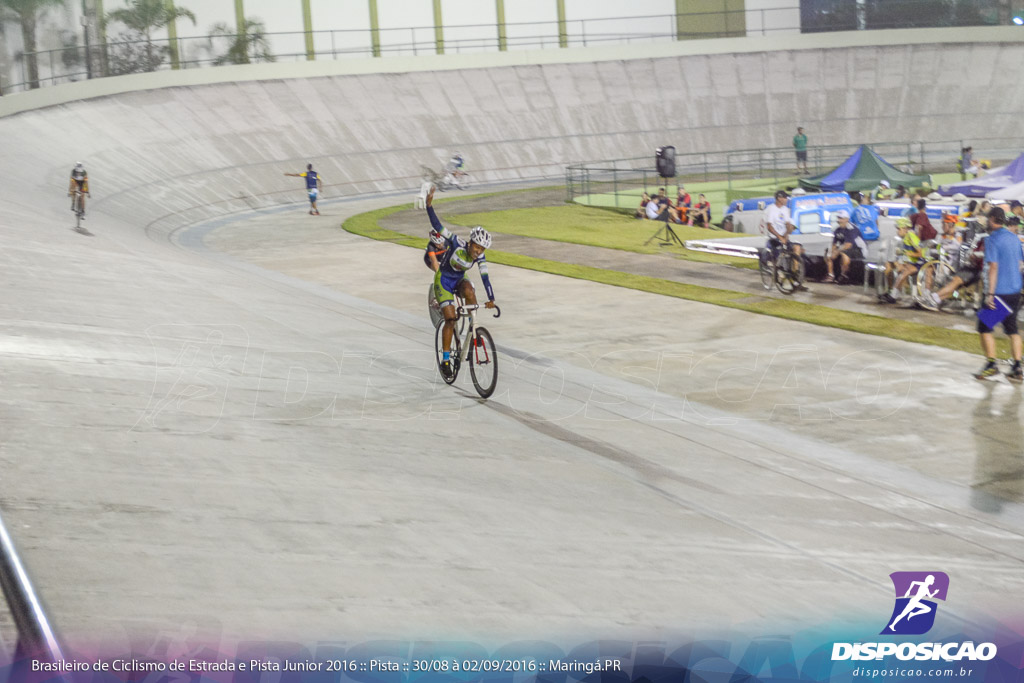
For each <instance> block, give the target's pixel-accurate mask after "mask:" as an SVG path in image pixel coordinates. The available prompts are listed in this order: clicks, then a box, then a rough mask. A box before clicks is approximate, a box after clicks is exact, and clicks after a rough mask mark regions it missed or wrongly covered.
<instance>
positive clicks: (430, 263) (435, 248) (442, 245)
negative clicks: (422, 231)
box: [423, 230, 448, 273]
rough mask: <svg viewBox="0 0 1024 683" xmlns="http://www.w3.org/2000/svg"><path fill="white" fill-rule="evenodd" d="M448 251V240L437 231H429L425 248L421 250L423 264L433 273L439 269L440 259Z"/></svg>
mask: <svg viewBox="0 0 1024 683" xmlns="http://www.w3.org/2000/svg"><path fill="white" fill-rule="evenodd" d="M446 251H448V240H447V239H446V238H445V236H444V235H442V234H441V233H439V232H438V231H437V230H431V231H430V236H429V239H428V241H427V248H426V249H424V250H423V262H424V263H425V264H427V268H430V269H431V270H432V271H434V272H435V273H436V272H437V271H438V270H439V269H440V268H441V259H442V258H444V253H445V252H446Z"/></svg>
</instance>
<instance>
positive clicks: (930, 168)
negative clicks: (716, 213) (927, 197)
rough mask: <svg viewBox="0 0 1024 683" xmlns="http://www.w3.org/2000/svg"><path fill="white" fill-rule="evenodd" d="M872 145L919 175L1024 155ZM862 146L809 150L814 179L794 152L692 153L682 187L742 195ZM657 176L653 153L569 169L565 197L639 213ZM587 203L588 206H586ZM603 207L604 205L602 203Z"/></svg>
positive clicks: (980, 147)
mask: <svg viewBox="0 0 1024 683" xmlns="http://www.w3.org/2000/svg"><path fill="white" fill-rule="evenodd" d="M864 144H867V145H868V147H870V148H871V149H872V150H874V151H875V152H876V153H877V154H879V155H880V156H881V157H882V158H883V159H885V160H886V161H888V162H889V163H890V164H892V165H893V166H895V167H896V168H898V169H900V170H903V171H906V172H908V173H914V174H932V173H955V172H956V170H957V169H956V164H957V160H958V159H959V158H960V152H961V150H962V149H963V148H964V147H965V146H967V145H968V144H969V145H971V146H972V147H973V148H974V152H973V154H974V159H975V160H981V159H985V160H988V161H990V162H991V163H992V166H993V167H996V166H1000V165H1002V164H1004V163H1006V162H1008V161H1010V160H1012V159H1014V158H1016V157H1017V156H1018V155H1019V154H1021V153H1022V152H1024V138H974V139H972V140H969V141H964V140H944V141H932V142H924V141H914V142H872V143H864ZM859 146H860V145H859V144H850V145H819V146H808V148H807V166H808V169H809V170H810V174H806V173H799V174H798V173H797V171H796V156H795V154H794V149H793V148H792V147H777V148H763V149H748V150H726V151H720V152H690V153H679V154H677V155H676V176H675V178H674V179H670V180H676V181H678V182H683V183H685V182H700V181H712V180H723V181H726V182H727V188H728V189H729V191H734V190H735V191H736V193H737V194H739V193H741V190H740V189H738V188H739V184H738V181H741V180H750V179H760V180H765V181H772V182H774V183H776V184H778V183H780V182H781V181H783V180H786V179H788V178H793V177H794V176H797V175H802V176H806V175H817V174H819V173H824V172H826V171H829V170H831V169H833V168H835V167H836V166H838V165H839V164H840V163H842V162H843V161H844V160H845V159H846V158H847V157H849V156H850V155H851V154H853V153H854V152H855V151H856V150H857V148H858V147H859ZM666 183H667V181H666V179H664V178H662V177H661V176H659V175H658V172H657V170H655V161H654V151H653V150H652V151H651V154H650V155H649V156H645V157H631V158H628V159H609V160H606V161H592V162H586V163H580V164H573V165H571V166H567V167H566V168H565V186H566V197H567V199H568V200H569V201H574V200H576V198H578V197H588V196H594V195H614V204H615V206H616V207H620V208H634V206H635V204H636V201H637V200H636V193H637V191H638V190H640V191H643V192H650V191H651V190H657V189H658V188H659V187H664V186H665V185H666ZM582 203H585V204H589V203H590V202H589V201H587V200H584V201H583V202H582ZM599 203H600V204H601V205H602V206H604V205H605V203H604V202H599Z"/></svg>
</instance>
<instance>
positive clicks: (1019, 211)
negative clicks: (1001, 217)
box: [1006, 199, 1024, 226]
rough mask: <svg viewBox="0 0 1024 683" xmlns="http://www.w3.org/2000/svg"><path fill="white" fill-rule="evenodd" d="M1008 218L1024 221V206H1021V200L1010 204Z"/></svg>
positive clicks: (1015, 200)
mask: <svg viewBox="0 0 1024 683" xmlns="http://www.w3.org/2000/svg"><path fill="white" fill-rule="evenodd" d="M1007 216H1016V217H1017V218H1022V219H1024V204H1021V203H1020V200H1017V199H1014V200H1012V201H1011V202H1010V212H1009V214H1007ZM1006 225H1007V226H1009V225H1010V223H1009V222H1007V223H1006Z"/></svg>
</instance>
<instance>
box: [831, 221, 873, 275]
mask: <svg viewBox="0 0 1024 683" xmlns="http://www.w3.org/2000/svg"><path fill="white" fill-rule="evenodd" d="M835 215H836V221H837V224H836V229H835V232H833V233H832V247H831V248H830V249H829V252H828V258H826V259H825V267H826V268H827V269H828V277H827V278H825V282H836V277H835V262H836V261H839V280H838V282H839V284H841V285H842V284H846V283H847V282H849V273H850V261H851V260H852V259H861V258H864V254H863V253H862V252H861V250H860V247H859V246H858V245H857V238H858V237H860V231H859V230H857V228H855V227H853V226H852V225H851V224H850V214H848V213H847V212H846V210H845V209H840V210H839V211H836V213H835Z"/></svg>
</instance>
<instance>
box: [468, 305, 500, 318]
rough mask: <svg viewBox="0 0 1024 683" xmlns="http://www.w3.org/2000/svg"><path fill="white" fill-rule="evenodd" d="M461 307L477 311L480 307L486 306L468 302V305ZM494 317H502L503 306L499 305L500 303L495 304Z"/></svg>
mask: <svg viewBox="0 0 1024 683" xmlns="http://www.w3.org/2000/svg"><path fill="white" fill-rule="evenodd" d="M461 308H462V310H463V311H465V312H467V313H468V312H469V311H475V310H477V309H479V308H484V306H481V305H480V304H468V305H463V306H461ZM494 317H495V318H500V317H501V308H499V307H498V304H494Z"/></svg>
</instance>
